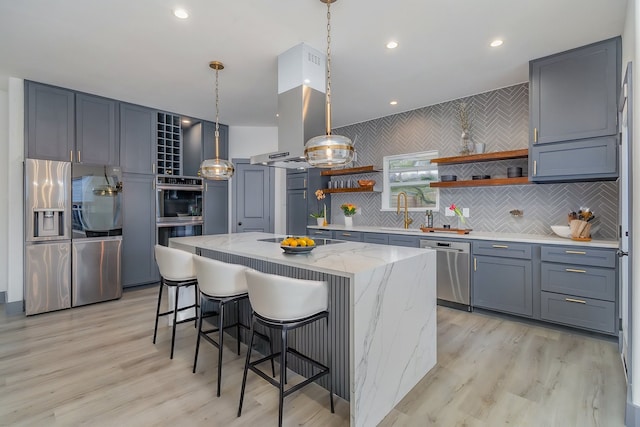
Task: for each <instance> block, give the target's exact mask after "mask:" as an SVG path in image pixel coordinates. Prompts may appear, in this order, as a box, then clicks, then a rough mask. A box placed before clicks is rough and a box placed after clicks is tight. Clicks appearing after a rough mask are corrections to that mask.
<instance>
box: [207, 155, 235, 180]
mask: <svg viewBox="0 0 640 427" xmlns="http://www.w3.org/2000/svg"><path fill="white" fill-rule="evenodd" d="M234 171H235V168H234V167H233V163H231V162H230V161H229V160H225V159H207V160H205V161H204V162H202V164H200V175H201V176H202V177H203V178H205V179H211V180H214V181H225V180H228V179H229V178H231V177H232V176H233V172H234Z"/></svg>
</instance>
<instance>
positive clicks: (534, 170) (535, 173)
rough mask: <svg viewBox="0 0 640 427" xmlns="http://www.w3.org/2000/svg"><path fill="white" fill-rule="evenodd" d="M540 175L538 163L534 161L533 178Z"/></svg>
mask: <svg viewBox="0 0 640 427" xmlns="http://www.w3.org/2000/svg"><path fill="white" fill-rule="evenodd" d="M536 175H538V161H537V160H534V161H533V176H536Z"/></svg>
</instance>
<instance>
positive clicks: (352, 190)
mask: <svg viewBox="0 0 640 427" xmlns="http://www.w3.org/2000/svg"><path fill="white" fill-rule="evenodd" d="M322 191H323V192H324V193H325V194H331V193H372V192H374V191H375V190H374V189H373V185H366V186H364V187H355V188H325V189H323V190H322Z"/></svg>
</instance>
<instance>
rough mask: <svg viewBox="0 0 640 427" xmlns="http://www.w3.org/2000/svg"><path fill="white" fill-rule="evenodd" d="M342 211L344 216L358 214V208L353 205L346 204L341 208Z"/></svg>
mask: <svg viewBox="0 0 640 427" xmlns="http://www.w3.org/2000/svg"><path fill="white" fill-rule="evenodd" d="M340 209H342V212H343V213H344V216H353V215H355V214H356V209H357V207H356V205H354V204H352V203H344V204H343V205H342V206H340Z"/></svg>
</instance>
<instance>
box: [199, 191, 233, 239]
mask: <svg viewBox="0 0 640 427" xmlns="http://www.w3.org/2000/svg"><path fill="white" fill-rule="evenodd" d="M204 185H205V192H204V215H205V217H204V232H203V234H207V235H208V234H225V233H227V230H228V229H229V196H228V195H229V184H228V182H227V181H205V184H204Z"/></svg>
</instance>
